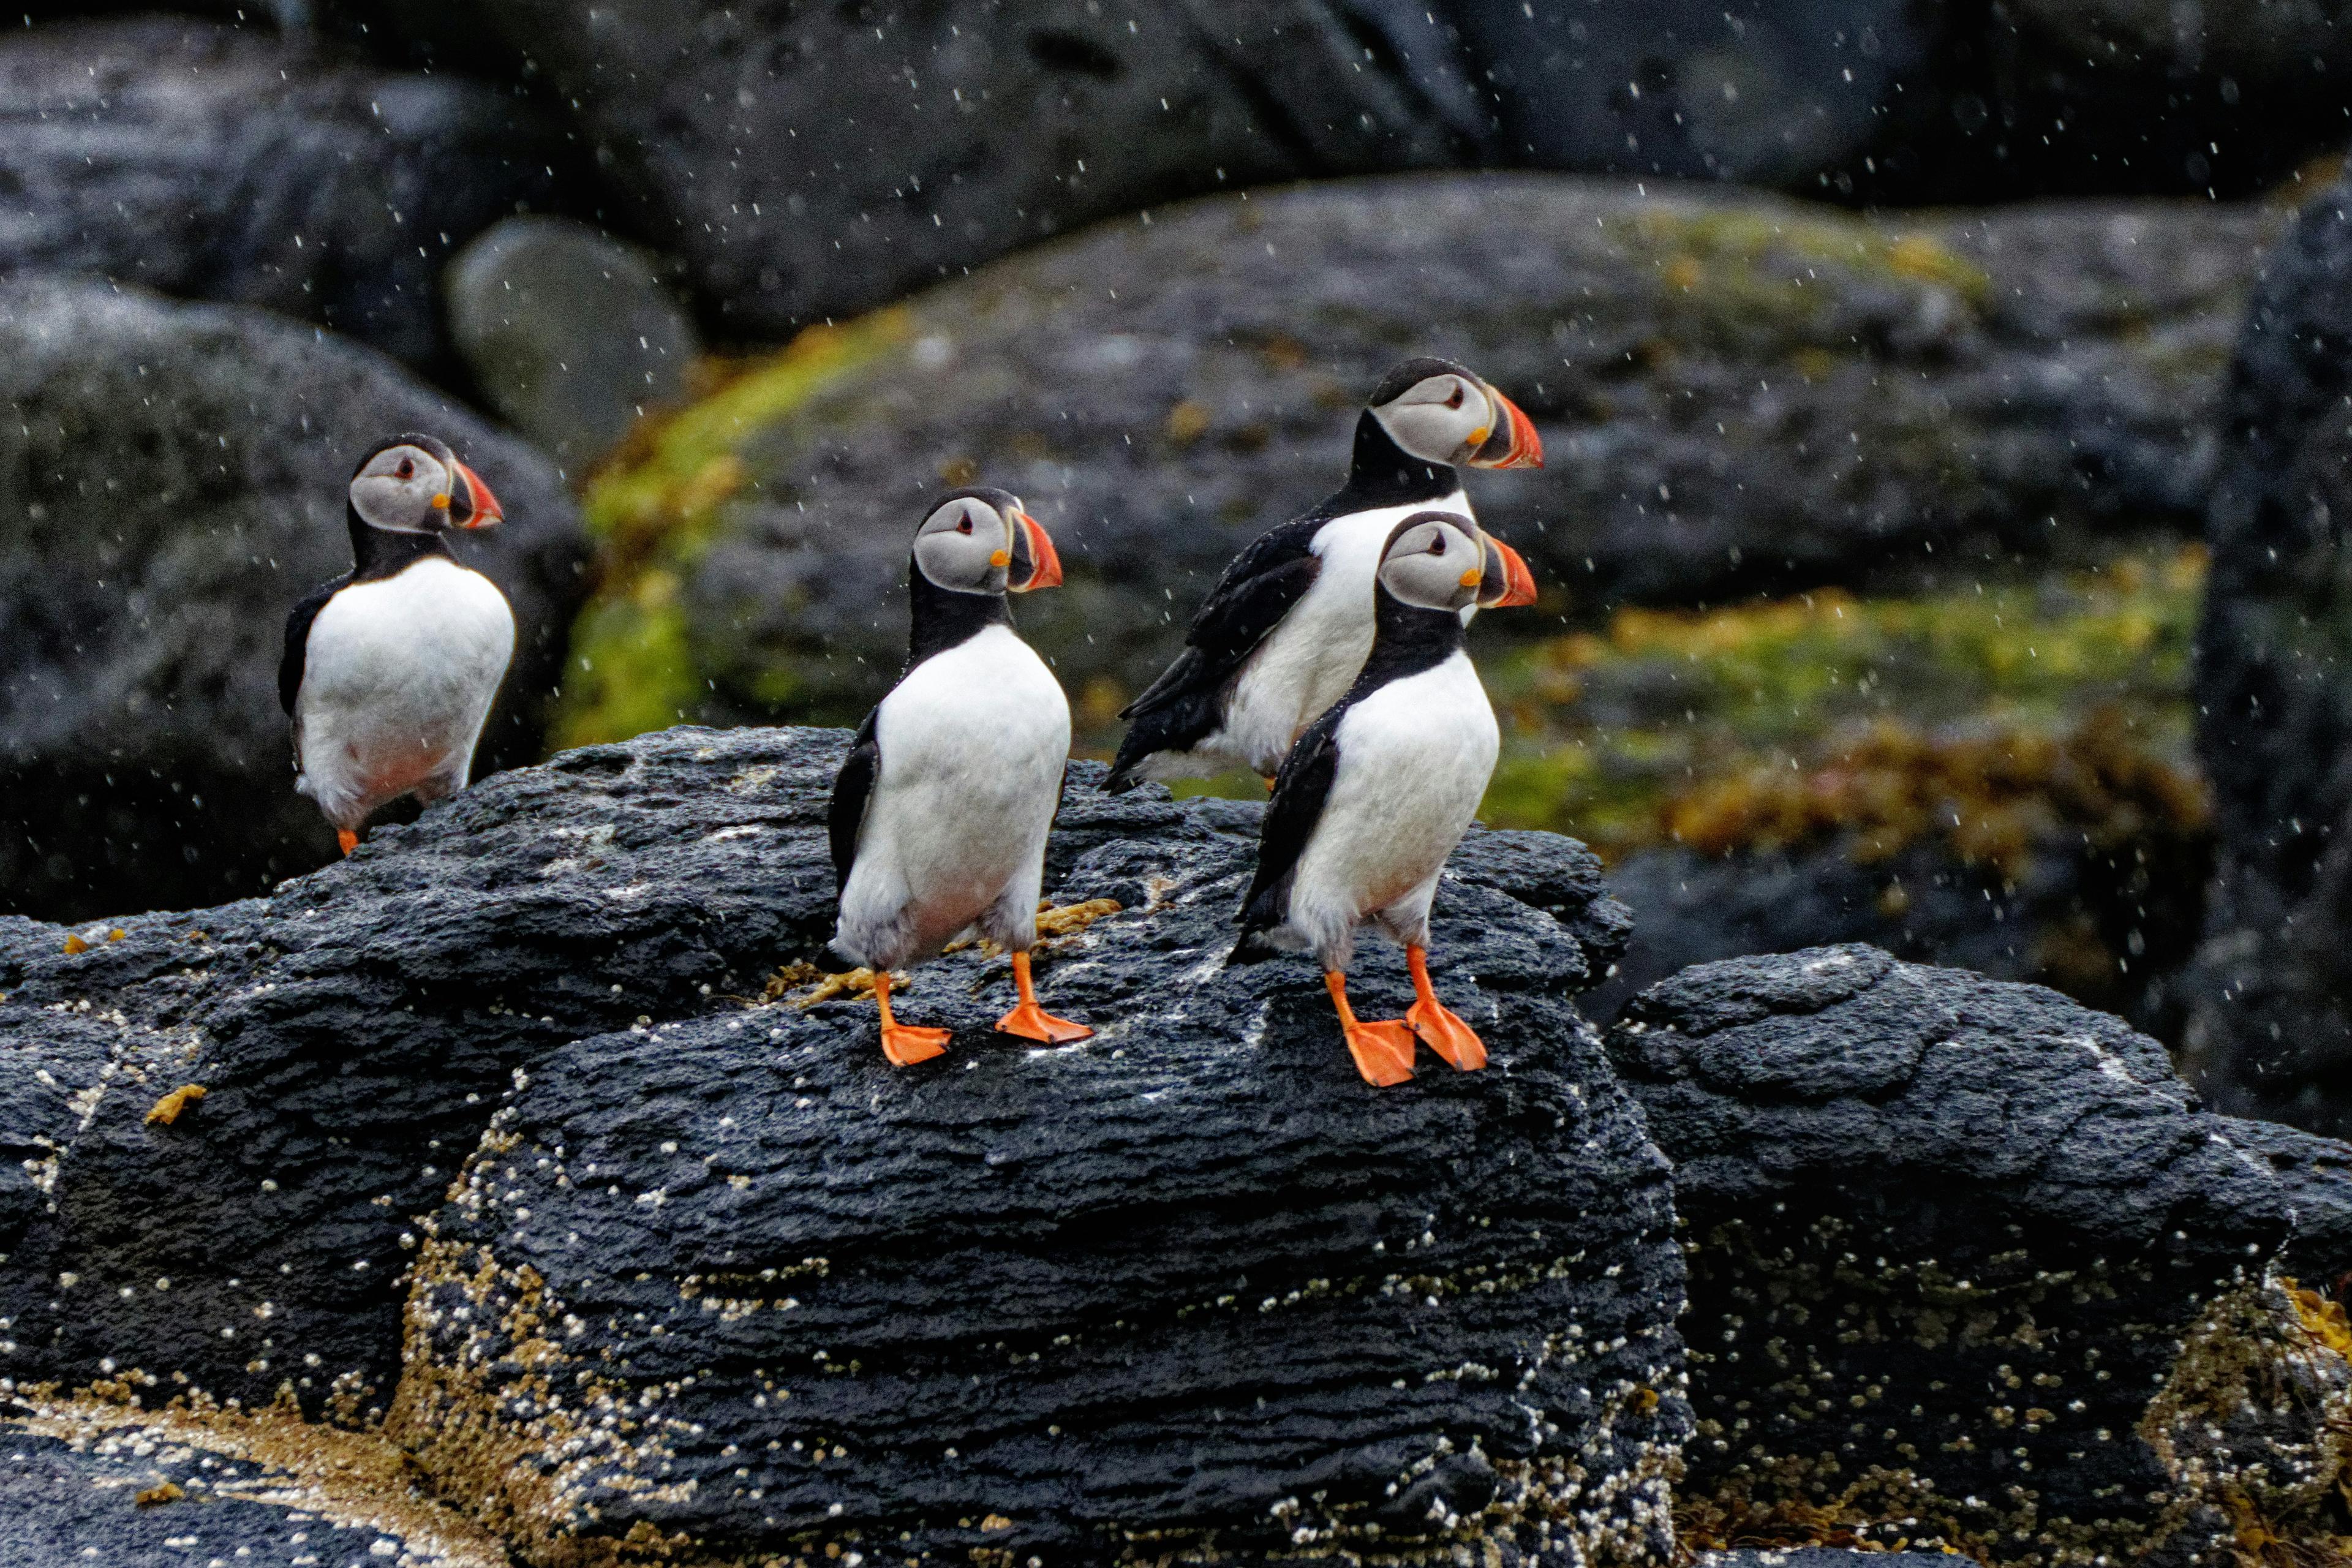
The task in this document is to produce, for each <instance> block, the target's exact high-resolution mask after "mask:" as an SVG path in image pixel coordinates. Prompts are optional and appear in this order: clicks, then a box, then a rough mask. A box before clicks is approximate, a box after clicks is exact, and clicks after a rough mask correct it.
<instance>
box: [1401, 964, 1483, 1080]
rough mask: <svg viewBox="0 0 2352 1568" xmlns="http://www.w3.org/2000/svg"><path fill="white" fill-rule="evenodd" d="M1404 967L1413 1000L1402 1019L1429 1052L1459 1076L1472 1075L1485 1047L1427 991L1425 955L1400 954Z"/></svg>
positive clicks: (1467, 1026) (1456, 1017)
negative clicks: (1450, 1065)
mask: <svg viewBox="0 0 2352 1568" xmlns="http://www.w3.org/2000/svg"><path fill="white" fill-rule="evenodd" d="M1404 963H1405V967H1406V968H1408V969H1410V970H1412V994H1413V996H1414V997H1415V998H1416V1000H1415V1001H1414V1002H1413V1005H1412V1007H1411V1008H1409V1009H1408V1010H1407V1011H1406V1013H1405V1016H1404V1021H1405V1022H1406V1023H1407V1024H1410V1025H1411V1026H1412V1031H1413V1033H1414V1034H1416V1035H1419V1036H1420V1037H1422V1038H1423V1039H1424V1040H1426V1041H1428V1042H1429V1048H1430V1049H1431V1050H1433V1051H1435V1052H1436V1053H1437V1054H1438V1055H1439V1056H1441V1057H1444V1058H1445V1059H1446V1060H1447V1061H1449V1062H1452V1063H1453V1064H1454V1067H1455V1068H1457V1069H1459V1070H1460V1071H1463V1072H1476V1071H1477V1070H1478V1069H1479V1068H1482V1067H1485V1066H1486V1046H1485V1044H1484V1043H1483V1042H1481V1041H1480V1040H1479V1038H1478V1037H1477V1035H1476V1034H1475V1033H1474V1032H1473V1031H1472V1029H1471V1027H1470V1026H1469V1025H1467V1024H1465V1023H1464V1022H1463V1021H1462V1020H1461V1018H1460V1017H1459V1016H1457V1015H1455V1013H1454V1010H1453V1009H1452V1008H1450V1007H1448V1006H1446V1005H1445V1004H1444V1003H1443V1002H1440V1001H1439V1000H1438V999H1437V993H1436V992H1435V991H1433V990H1432V989H1430V984H1429V953H1428V952H1427V951H1426V950H1424V949H1422V948H1418V947H1408V948H1406V949H1405V950H1404Z"/></svg>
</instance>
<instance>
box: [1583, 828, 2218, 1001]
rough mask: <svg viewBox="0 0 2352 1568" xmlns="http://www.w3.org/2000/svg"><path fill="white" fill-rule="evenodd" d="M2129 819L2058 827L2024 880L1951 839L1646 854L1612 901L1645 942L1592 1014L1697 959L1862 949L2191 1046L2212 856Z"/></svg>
mask: <svg viewBox="0 0 2352 1568" xmlns="http://www.w3.org/2000/svg"><path fill="white" fill-rule="evenodd" d="M2118 793H2120V792H2118ZM2117 815H2118V816H2125V815H2126V813H2125V812H2118V814H2117ZM2129 815H2130V819H2131V820H2132V821H2133V822H2134V824H2135V826H2136V827H2137V831H2136V832H2133V833H2132V834H2130V836H2129V837H2119V838H2117V839H2116V840H2114V841H2111V842H2107V843H2102V844H2097V845H2094V844H2092V843H2091V842H2090V841H2089V835H2088V834H2087V833H2085V832H2084V831H2083V830H2082V829H2081V828H2080V826H2078V825H2077V824H2075V823H2073V822H2067V821H2063V820H2058V821H2052V822H2047V823H2045V824H2043V825H2042V828H2041V830H2040V831H2038V832H2036V833H2035V834H2034V836H2033V843H2032V852H2031V854H2030V855H2028V856H2026V857H2024V858H2023V864H2022V865H2021V866H2019V867H2015V868H2009V869H2004V868H2003V867H2002V866H2000V865H1999V864H1995V863H1992V862H1990V861H1986V860H1972V859H1970V858H1968V857H1966V856H1963V855H1962V854H1960V853H1959V852H1958V851H1957V850H1955V849H1954V848H1953V847H1952V846H1951V845H1950V844H1949V843H1948V842H1947V841H1945V840H1942V839H1927V840H1924V841H1922V842H1919V843H1916V844H1913V845H1910V846H1908V847H1906V848H1904V849H1903V850H1902V851H1901V852H1899V853H1897V854H1895V855H1891V856H1885V857H1883V858H1882V857H1879V856H1877V855H1874V854H1871V853H1869V852H1868V851H1867V850H1866V849H1863V848H1862V847H1860V846H1858V845H1857V844H1856V843H1855V842H1854V839H1855V838H1857V837H1861V836H1859V835H1851V834H1850V835H1844V836H1841V837H1840V838H1837V839H1832V840H1830V841H1827V842H1814V843H1811V844H1806V845H1801V846H1800V847H1794V848H1786V849H1771V850H1755V851H1742V852H1738V853H1734V854H1731V855H1727V856H1706V855H1700V854H1697V853H1696V852H1694V851H1692V850H1689V849H1684V848H1668V849H1654V850H1643V851H1638V852H1636V853H1634V854H1632V855H1629V856H1627V857H1626V858H1624V859H1623V860H1622V861H1620V862H1619V863H1617V864H1616V865H1614V866H1612V867H1611V868H1610V871H1609V886H1610V890H1611V891H1612V892H1613V893H1614V894H1616V896H1617V897H1618V898H1619V899H1620V900H1622V901H1623V902H1624V904H1625V905H1626V907H1627V908H1629V909H1631V910H1633V921H1634V925H1633V941H1632V942H1630V943H1628V944H1627V947H1626V950H1625V955H1624V957H1623V958H1622V959H1621V960H1620V961H1619V962H1618V964H1617V967H1616V971H1615V973H1613V974H1612V976H1611V977H1610V978H1609V979H1608V980H1607V981H1606V982H1604V983H1603V984H1601V985H1600V986H1598V987H1596V988H1595V990H1594V991H1593V993H1592V994H1591V995H1590V996H1588V997H1586V998H1585V999H1584V1001H1583V1003H1582V1004H1581V1005H1582V1006H1583V1007H1584V1010H1585V1012H1586V1013H1587V1014H1588V1015H1589V1016H1591V1017H1593V1018H1596V1019H1599V1020H1601V1021H1603V1022H1605V1021H1607V1020H1608V1019H1610V1018H1613V1017H1615V1016H1616V1015H1617V1012H1618V1009H1619V1008H1621V1007H1622V1006H1623V1005H1624V1004H1625V1003H1626V1002H1627V1001H1628V1000H1630V999H1631V998H1632V997H1633V995H1634V994H1636V993H1638V992H1641V991H1643V990H1645V989H1647V988H1648V987H1649V986H1651V985H1653V984H1655V983H1657V982H1658V981H1660V980H1663V979H1664V978H1665V977H1666V976H1667V975H1669V974H1672V973H1675V972H1676V971H1678V970H1682V969H1685V968H1687V967H1689V966H1690V965H1692V964H1694V963H1712V962H1714V961H1715V960H1717V959H1723V958H1740V957H1746V956H1748V955H1749V954H1752V953H1759V952H1794V951H1796V950H1797V949H1799V948H1805V947H1822V946H1828V945H1832V944H1834V943H1839V942H1868V943H1870V944H1871V945H1873V946H1875V947H1882V948H1885V949H1887V950H1888V951H1890V952H1893V953H1894V954H1895V956H1897V957H1899V958H1904V959H1907V960H1910V961H1912V962H1914V963H1933V964H1936V965H1938V966H1941V967H1948V968H1954V969H1969V970H1974V971H1976V972H1977V973H1980V974H1984V975H1988V976H1990V977H1991V978H1993V979H1996V980H2022V981H2030V982H2034V983H2038V984H2045V985H2052V986H2055V987H2057V988H2058V989H2060V990H2062V991H2063V992H2065V993H2066V994H2068V995H2070V996H2072V997H2074V999H2075V1000H2076V1001H2078V1002H2083V1003H2084V1004H2086V1005H2091V1006H2095V1007H2097V1008H2100V1009H2101V1010H2103V1011H2107V1012H2114V1013H2119V1014H2122V1015H2124V1016H2126V1017H2128V1018H2129V1019H2130V1020H2131V1021H2132V1022H2133V1023H2134V1024H2135V1025H2136V1026H2138V1027H2140V1028H2142V1029H2146V1030H2148V1031H2149V1032H2151V1033H2159V1034H2162V1035H2166V1036H2169V1035H2172V1034H2175V1033H2177V1032H2178V1026H2179V1005H2178V1002H2177V998H2176V996H2175V994H2174V991H2173V988H2172V985H2171V983H2170V982H2171V977H2172V976H2173V975H2174V974H2175V973H2177V971H2178V970H2179V966H2180V965H2181V964H2182V963H2185V962H2186V961H2187V959H2188V957H2189V953H2190V952H2191V951H2192V950H2193V949H2194V947H2195V946H2196V942H2197V935H2198V925H2199V917H2200V914H2201V913H2202V910H2203V903H2202V900H2201V899H2200V894H2201V892H2202V891H2203V886H2202V881H2203V876H2204V873H2205V871H2206V869H2207V868H2208V866H2209V864H2210V847H2209V845H2208V843H2207V841H2206V839H2205V838H2204V837H2203V836H2202V835H2201V834H2199V833H2194V832H2190V831H2187V830H2185V829H2184V828H2183V827H2182V826H2180V825H2179V824H2177V823H2168V822H2166V821H2164V820H2163V819H2162V818H2161V816H2159V815H2158V813H2156V812H2153V811H2149V812H2145V813H2131V814H2129ZM2012 872H2013V873H2014V874H2012Z"/></svg>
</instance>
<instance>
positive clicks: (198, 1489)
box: [0, 1405, 509, 1568]
mask: <svg viewBox="0 0 2352 1568" xmlns="http://www.w3.org/2000/svg"><path fill="white" fill-rule="evenodd" d="M6 1408H8V1407H7V1406H6V1405H0V1409H6ZM16 1408H17V1410H18V1411H20V1412H21V1411H24V1410H26V1409H32V1408H35V1407H31V1406H17V1407H16ZM0 1562H5V1563H7V1564H8V1565H9V1568H88V1565H89V1564H90V1563H102V1564H105V1565H106V1568H151V1565H160V1564H165V1563H193V1564H204V1563H222V1564H228V1563H236V1564H237V1568H289V1564H315V1565H318V1568H506V1565H507V1563H508V1562H509V1559H508V1557H507V1555H506V1553H505V1552H504V1551H503V1550H502V1549H501V1548H500V1546H499V1543H498V1542H496V1541H495V1540H493V1539H492V1538H490V1537H489V1536H488V1534H487V1533H485V1532H484V1531H481V1530H480V1529H479V1528H478V1527H476V1526H474V1525H472V1524H471V1523H469V1522H468V1521H465V1520H461V1519H459V1518H457V1516H455V1515H453V1514H451V1513H449V1512H447V1511H446V1510H442V1509H439V1508H436V1506H435V1505H434V1504H432V1503H431V1502H429V1501H426V1500H424V1499H422V1498H420V1497H417V1496H415V1490H414V1486H413V1483H409V1482H408V1478H406V1477H404V1476H401V1475H400V1473H399V1467H398V1456H397V1455H396V1453H394V1452H393V1451H391V1450H389V1449H388V1448H387V1447H384V1446H383V1445H381V1444H369V1443H366V1442H364V1441H363V1440H359V1439H352V1438H348V1437H345V1436H342V1435H341V1434H331V1433H310V1434H307V1435H306V1434H302V1433H300V1432H299V1430H298V1429H294V1428H292V1427H291V1426H290V1424H289V1425H287V1426H277V1425H275V1424H273V1425H269V1426H264V1425H260V1424H253V1425H242V1424H231V1425H228V1426H225V1427H224V1426H217V1425H207V1424H206V1423H205V1422H203V1421H201V1420H191V1419H187V1418H185V1417H173V1416H167V1417H163V1418H155V1417H149V1416H141V1415H134V1414H132V1413H131V1412H127V1411H120V1410H111V1411H110V1410H107V1409H104V1408H102V1407H99V1406H95V1405H80V1406H74V1407H68V1408H67V1409H65V1410H58V1409H54V1408H49V1407H39V1413H38V1414H35V1415H28V1416H24V1417H23V1418H20V1419H18V1420H14V1421H11V1420H5V1419H0Z"/></svg>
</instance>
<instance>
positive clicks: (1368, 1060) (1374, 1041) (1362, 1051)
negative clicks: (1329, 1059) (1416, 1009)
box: [1341, 1018, 1412, 1089]
mask: <svg viewBox="0 0 2352 1568" xmlns="http://www.w3.org/2000/svg"><path fill="white" fill-rule="evenodd" d="M1341 1027H1342V1028H1343V1030H1344V1031H1345V1033H1346V1034H1347V1037H1348V1054H1349V1056H1351V1057H1353V1058H1356V1070H1357V1071H1358V1072H1360V1073H1361V1074H1363V1075H1364V1081H1365V1082H1366V1083H1369V1084H1374V1085H1377V1086H1379V1087H1380V1088H1381V1089H1386V1088H1388V1087H1389V1086H1390V1085H1391V1084H1399V1083H1402V1082H1404V1080H1405V1079H1409V1078H1411V1077H1412V1030H1411V1029H1408V1028H1406V1027H1405V1026H1403V1025H1402V1024H1401V1023H1398V1022H1397V1021H1396V1020H1395V1019H1393V1018H1391V1019H1386V1020H1383V1021H1381V1022H1380V1023H1376V1024H1366V1023H1361V1022H1359V1023H1353V1024H1347V1025H1343V1026H1341Z"/></svg>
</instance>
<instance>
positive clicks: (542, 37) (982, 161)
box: [468, 0, 1489, 337]
mask: <svg viewBox="0 0 2352 1568" xmlns="http://www.w3.org/2000/svg"><path fill="white" fill-rule="evenodd" d="M479 10H480V12H481V13H482V14H484V16H485V17H486V19H487V20H488V22H489V23H490V25H491V26H493V27H495V28H496V29H497V30H498V31H499V33H500V34H502V35H503V36H504V37H506V38H507V40H508V41H509V42H510V43H511V44H512V45H514V47H517V48H520V49H521V50H524V51H525V52H527V53H528V54H529V55H530V58H531V60H532V61H533V62H534V64H535V65H536V66H537V67H538V68H541V69H543V70H544V71H545V72H546V73H547V74H548V76H549V77H550V79H551V80H552V81H553V83H554V84H555V87H556V89H557V90H558V92H559V93H560V94H561V96H562V98H563V99H564V100H567V101H569V102H570V103H572V105H574V106H576V110H577V112H578V114H579V117H580V119H581V121H582V122H583V129H584V130H585V131H586V132H587V133H588V134H589V135H591V136H592V137H593V139H594V141H595V144H596V151H597V157H598V161H599V163H600V164H602V165H603V166H604V168H605V169H606V171H607V173H608V177H610V178H611V179H612V180H614V182H616V183H617V184H618V185H619V186H620V187H621V188H622V189H623V190H625V192H626V193H627V195H629V197H630V198H632V199H633V200H634V202H635V205H636V207H637V209H638V211H639V213H640V215H641V228H642V234H643V237H645V238H646V239H647V240H648V241H650V242H651V243H652V244H654V245H656V246H657V247H661V248H663V249H665V250H674V251H676V252H677V254H679V255H680V256H682V257H684V258H686V260H687V262H688V267H689V268H690V270H691V272H692V275H693V278H694V280H695V284H696V287H697V288H698V289H699V290H700V291H701V292H702V294H703V296H704V298H705V299H706V300H709V302H710V303H711V304H712V306H713V307H715V309H716V310H717V311H718V313H719V320H720V322H721V325H722V327H723V329H724V330H725V331H728V332H729V333H730V334H732V335H736V336H767V337H776V336H781V335H782V334H783V333H784V332H786V331H789V330H790V329H791V328H793V327H795V326H800V325H803V324H806V323H809V322H812V321H818V320H821V319H823V318H824V317H826V316H829V315H838V314H845V313H846V312H848V311H852V310H863V309H866V308H867V307H869V306H873V305H878V304H881V303H882V302H884V301H885V300H890V299H893V298H895V297H897V296H898V295H900V294H903V293H905V292H906V291H907V290H908V289H910V288H914V287H918V286H919V285H922V284H925V283H929V282H932V281H934V280H936V279H940V278H942V277H947V276H951V275H953V274H954V273H956V272H957V271H959V270H960V269H961V268H967V267H970V266H972V265H974V264H977V263H979V262H981V261H984V260H987V259H989V258H993V257H996V256H1000V255H1003V253H1004V252H1006V251H1008V250H1011V249H1013V248H1015V247H1019V246H1022V245H1024V244H1029V243H1033V242H1034V241H1035V240H1037V239H1039V238H1041V237H1045V236H1048V235H1052V234H1055V233H1057V232H1060V231H1062V230H1064V229H1067V228H1070V227H1073V226H1076V225H1078V224H1082V223H1086V222H1088V221H1090V220H1092V219H1095V218H1097V217H1104V216H1109V215H1111V214H1113V213H1120V212H1129V211H1132V210H1133V209H1135V208H1137V207H1139V206H1146V205H1155V204H1157V203H1160V202H1163V201H1168V200H1171V199H1172V198H1174V197H1177V196H1181V195H1192V194H1195V193H1198V192H1202V191H1209V190H1215V189H1217V188H1219V187H1220V186H1223V185H1227V184H1232V185H1242V184H1256V183H1258V182H1262V181H1266V180H1284V179H1296V178H1300V177H1303V176H1308V175H1320V174H1345V173H1350V172H1356V171H1364V170H1377V169H1399V168H1411V167H1415V166H1423V165H1432V164H1442V163H1453V162H1456V161H1459V160H1460V159H1461V158H1462V157H1463V156H1465V153H1471V152H1473V151H1474V150H1475V148H1476V147H1478V146H1479V145H1481V144H1483V143H1484V142H1485V141H1486V139H1487V137H1488V135H1489V130H1488V125H1487V120H1486V113H1485V110H1483V108H1482V107H1481V106H1480V104H1479V102H1478V101H1477V97H1476V94H1475V89H1474V87H1473V83H1474V82H1475V77H1474V76H1472V75H1470V74H1468V73H1466V72H1465V70H1464V69H1463V68H1462V67H1461V66H1460V65H1459V64H1458V63H1456V62H1455V61H1454V59H1453V58H1451V48H1450V45H1449V42H1448V39H1447V37H1446V34H1445V31H1444V28H1443V26H1441V25H1440V24H1438V23H1437V22H1435V21H1433V19H1432V18H1431V17H1430V16H1429V14H1428V12H1427V11H1426V10H1425V9H1424V8H1423V7H1421V6H1415V5H1394V4H1387V3H1383V0H1276V3H1275V4H1256V5H1253V4H1232V3H1226V4H1214V3H1209V0H1201V3H1198V4H1187V5H1129V6H1125V7H1120V8H1116V9H1114V10H1106V9H1105V8H1104V7H1102V6H1101V5H1091V4H1086V5H1082V4H1080V3H1079V0H1052V3H1051V4H1045V5H1023V6H1018V7H1006V6H1002V5H994V4H988V3H983V0H947V3H944V4H935V5H926V6H923V7H921V8H919V10H899V11H891V12H870V11H868V10H867V9H865V8H862V7H856V6H849V7H824V8H818V7H800V8H794V9H793V10H790V11H788V12H783V13H769V12H763V11H759V10H754V9H751V8H749V7H744V6H740V5H720V4H719V3H718V0H619V3H618V4H614V5H600V6H598V7H597V8H596V10H595V11H594V12H593V14H592V13H590V12H587V11H584V10H583V9H582V8H581V7H580V6H579V5H575V4H572V0H491V3H488V4H485V5H481V6H480V7H479ZM468 20H469V21H470V20H473V18H471V17H469V18H468Z"/></svg>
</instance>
